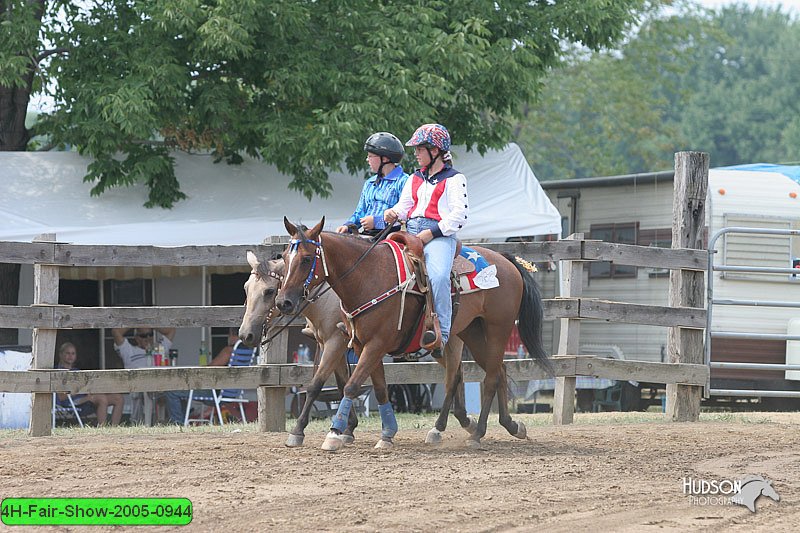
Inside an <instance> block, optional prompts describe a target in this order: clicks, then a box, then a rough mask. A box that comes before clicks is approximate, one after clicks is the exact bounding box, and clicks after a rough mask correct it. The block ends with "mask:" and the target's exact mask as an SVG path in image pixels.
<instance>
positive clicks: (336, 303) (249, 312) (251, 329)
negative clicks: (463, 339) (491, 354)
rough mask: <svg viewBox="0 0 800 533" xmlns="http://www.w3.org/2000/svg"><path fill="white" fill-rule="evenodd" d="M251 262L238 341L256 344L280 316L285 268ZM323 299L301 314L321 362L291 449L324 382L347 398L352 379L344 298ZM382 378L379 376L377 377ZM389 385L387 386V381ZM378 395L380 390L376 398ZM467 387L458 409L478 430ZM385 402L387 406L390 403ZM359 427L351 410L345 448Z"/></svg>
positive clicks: (324, 294) (329, 294) (326, 295)
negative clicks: (468, 411)
mask: <svg viewBox="0 0 800 533" xmlns="http://www.w3.org/2000/svg"><path fill="white" fill-rule="evenodd" d="M247 262H248V263H249V265H250V268H251V271H250V277H249V278H248V279H247V281H246V282H245V284H244V291H245V295H246V300H245V311H244V316H243V317H242V324H241V326H240V327H239V338H240V339H241V340H242V342H243V343H244V344H245V345H247V346H249V347H254V346H257V345H258V344H259V343H260V342H261V339H262V335H263V332H264V325H265V324H268V323H269V321H270V319H271V318H273V316H274V315H275V314H276V311H277V308H276V306H275V297H276V296H277V292H278V290H279V289H280V284H281V281H282V280H283V274H284V270H285V264H284V261H283V259H277V260H275V259H273V260H266V259H259V258H258V257H257V256H256V255H255V254H254V253H253V252H251V251H248V252H247ZM318 294H319V297H318V298H317V299H315V300H314V301H313V302H310V303H308V304H307V305H306V306H305V307H304V308H303V310H302V315H303V316H304V317H305V318H306V319H307V320H308V321H309V322H310V323H311V325H312V326H313V329H314V334H315V336H316V340H317V344H318V345H319V346H320V347H321V355H320V357H319V361H318V362H317V361H315V365H316V367H315V370H314V377H313V378H312V380H311V382H310V383H309V384H308V385H307V386H306V401H305V404H304V405H303V409H302V410H301V412H300V415H299V416H298V417H297V421H296V422H295V425H294V428H293V429H292V430H291V431H290V432H289V436H288V437H287V439H286V446H288V447H290V448H294V447H299V446H302V445H303V442H304V440H305V428H306V427H307V426H308V422H309V420H310V416H311V409H312V407H313V405H314V401H316V399H317V398H318V397H319V395H320V393H321V391H322V388H323V386H324V385H325V382H326V381H327V380H328V378H330V376H331V375H332V374H333V375H334V376H335V378H336V384H337V386H338V388H339V392H340V393H341V394H342V397H344V386H345V383H346V382H347V380H348V378H349V367H348V365H347V349H348V348H347V341H348V339H347V338H346V337H345V336H344V335H343V334H342V332H341V331H340V330H339V328H338V327H337V324H338V322H339V321H340V320H341V318H340V313H341V309H340V300H339V296H338V295H337V294H336V293H335V292H334V291H326V290H325V289H324V287H322V290H321V291H320V292H319V293H318ZM453 349H454V350H459V352H458V354H459V355H458V356H459V357H460V350H461V345H454V347H453ZM377 379H378V380H380V377H378V378H377ZM379 386H380V382H379V383H378V384H377V386H376V383H375V382H374V381H373V387H374V388H375V389H377V388H378V387H379ZM384 386H385V383H384ZM378 394H379V392H378V391H377V390H376V396H377V395H378ZM463 396H464V393H463V386H462V388H461V392H460V396H459V397H458V398H460V402H459V403H458V405H457V406H456V410H457V411H458V414H457V418H459V420H465V421H466V422H465V424H466V427H467V428H468V430H469V428H474V427H475V422H474V421H473V420H470V419H468V418H467V415H466V408H465V407H464V398H463ZM379 401H380V400H379ZM385 401H386V400H385V399H384V403H385ZM357 426H358V417H357V416H356V413H355V410H351V412H350V414H349V416H348V424H347V428H346V429H345V430H344V432H343V433H342V441H343V444H351V443H352V442H353V441H354V438H355V436H354V434H353V432H354V430H355V429H356V427H357Z"/></svg>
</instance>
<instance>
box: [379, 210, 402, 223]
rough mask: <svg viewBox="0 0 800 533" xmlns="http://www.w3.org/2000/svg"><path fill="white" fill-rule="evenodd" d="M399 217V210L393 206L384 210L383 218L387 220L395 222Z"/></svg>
mask: <svg viewBox="0 0 800 533" xmlns="http://www.w3.org/2000/svg"><path fill="white" fill-rule="evenodd" d="M398 218H399V217H398V216H397V211H395V210H394V209H392V208H391V207H390V208H389V209H387V210H386V211H384V212H383V220H385V221H386V222H394V221H395V220H397V219H398Z"/></svg>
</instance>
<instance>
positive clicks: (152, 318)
mask: <svg viewBox="0 0 800 533" xmlns="http://www.w3.org/2000/svg"><path fill="white" fill-rule="evenodd" d="M707 177H708V156H707V155H706V154H700V153H696V152H681V153H678V154H676V175H675V203H674V213H675V217H674V221H673V246H674V247H675V248H674V249H660V248H650V247H642V246H634V245H625V244H616V243H606V242H601V241H592V240H586V239H584V238H583V236H582V235H572V236H570V237H569V238H567V239H564V240H561V241H550V242H535V243H502V244H491V245H486V244H481V246H486V247H490V248H492V249H494V250H497V251H501V252H507V253H510V254H512V255H517V256H521V257H524V258H526V259H528V260H529V261H533V262H549V261H562V262H563V263H562V269H561V270H562V277H563V279H562V282H563V286H564V287H566V289H567V290H566V293H565V294H564V295H563V297H560V298H555V299H549V300H545V302H544V303H545V319H558V320H560V321H561V328H560V339H559V345H558V350H557V352H558V355H557V356H556V357H555V358H554V359H555V367H556V375H557V379H556V389H555V407H554V413H553V421H554V423H555V424H568V423H571V422H572V419H573V414H574V393H575V379H576V376H595V377H600V378H610V379H621V380H638V381H646V382H654V383H665V384H667V393H668V398H667V410H668V414H669V416H670V417H671V419H672V420H676V421H685V420H697V417H698V415H699V408H700V398H701V392H702V386H703V385H705V383H706V379H707V376H708V372H709V370H708V367H706V366H705V365H703V364H702V338H703V331H702V330H703V328H704V327H705V320H706V311H705V309H704V308H703V303H702V302H703V300H702V293H703V284H704V277H703V274H704V271H705V269H706V264H707V255H706V252H705V251H704V250H700V249H697V248H699V246H698V245H697V243H698V235H700V237H699V238H700V239H701V238H702V235H701V234H702V228H703V223H702V222H703V217H704V210H703V205H702V203H703V202H704V199H705V189H706V186H707ZM698 204H699V205H698ZM687 246H692V248H689V247H687ZM248 249H249V250H254V251H255V252H256V253H257V254H259V255H260V256H261V257H270V256H272V254H273V253H274V252H277V251H282V249H283V245H282V244H267V245H260V246H185V247H176V248H160V247H152V246H90V245H74V244H67V243H59V242H57V241H56V240H55V236H53V235H43V236H41V237H40V238H38V239H37V240H36V241H35V242H33V243H18V242H0V262H2V263H20V264H32V265H33V267H34V303H33V305H31V306H27V307H26V306H0V327H4V328H33V368H32V370H30V371H27V372H10V371H0V391H2V392H17V393H20V392H22V393H25V392H31V393H33V403H32V410H31V426H30V434H31V435H32V436H38V435H49V434H50V433H51V430H52V428H51V420H52V419H51V409H52V399H53V396H52V393H53V392H70V393H72V394H84V393H106V392H144V391H167V390H188V389H208V388H212V387H213V388H224V387H229V388H246V389H248V388H253V389H257V391H258V402H259V408H258V413H259V428H260V429H261V430H262V431H284V430H285V426H286V417H285V408H284V397H285V394H286V389H287V388H288V387H291V386H295V385H302V384H305V383H308V382H309V381H310V378H311V373H312V371H313V369H312V368H311V366H308V365H305V366H304V365H296V364H285V354H286V349H287V342H288V335H286V334H284V335H282V336H280V337H278V338H276V339H275V340H274V341H273V342H272V343H271V344H270V346H269V349H268V350H267V351H266V353H264V354H262V355H261V359H260V361H259V365H258V366H255V367H243V368H211V367H180V368H170V367H166V368H152V369H135V370H82V371H74V372H72V371H65V370H54V369H53V355H54V353H55V342H56V333H57V330H59V329H87V328H113V327H123V326H124V327H135V326H144V325H155V326H157V327H176V328H181V327H208V326H238V325H239V324H240V323H241V319H242V315H243V312H244V310H243V307H242V306H180V307H72V306H65V305H59V304H58V285H59V268H62V267H98V266H154V265H158V266H229V265H239V264H241V263H242V262H243V258H244V257H245V252H246V250H248ZM587 261H613V262H615V263H620V264H625V265H632V266H640V267H658V268H668V269H670V270H671V275H670V299H669V303H670V305H669V306H667V307H664V306H651V305H641V304H630V303H622V302H615V301H610V300H598V299H591V298H582V297H581V288H582V287H581V283H582V278H583V265H584V263H585V262H587ZM581 319H599V320H606V321H612V322H624V323H631V324H647V325H655V326H664V327H668V328H670V334H669V342H668V351H669V356H670V363H651V362H637V361H618V360H611V359H603V358H597V357H592V356H578V355H577V353H578V345H579V343H580V321H581ZM698 339H699V343H700V344H699V345H698ZM506 365H507V369H508V375H509V377H511V378H513V379H514V380H517V381H525V380H531V379H543V378H545V377H547V376H545V375H543V373H542V371H541V370H540V369H539V368H538V367H537V366H536V365H535V364H534V363H533V361H532V360H530V359H517V360H507V361H506ZM464 375H465V379H466V381H479V380H481V379H482V378H483V371H482V370H481V369H480V368H479V367H477V365H475V363H472V362H467V363H465V364H464ZM386 379H387V382H388V383H441V382H443V380H444V371H443V369H442V368H441V367H440V366H439V365H437V364H436V363H391V364H388V365H387V367H386Z"/></svg>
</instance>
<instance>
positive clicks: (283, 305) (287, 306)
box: [275, 299, 295, 315]
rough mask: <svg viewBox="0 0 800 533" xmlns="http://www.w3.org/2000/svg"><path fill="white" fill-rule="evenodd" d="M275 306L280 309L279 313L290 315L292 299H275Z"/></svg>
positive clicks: (292, 311) (292, 308) (292, 305)
mask: <svg viewBox="0 0 800 533" xmlns="http://www.w3.org/2000/svg"><path fill="white" fill-rule="evenodd" d="M275 306H276V307H277V308H278V309H279V310H280V312H281V313H283V314H285V315H290V314H292V313H294V307H295V305H294V302H293V301H292V300H289V299H283V300H276V301H275Z"/></svg>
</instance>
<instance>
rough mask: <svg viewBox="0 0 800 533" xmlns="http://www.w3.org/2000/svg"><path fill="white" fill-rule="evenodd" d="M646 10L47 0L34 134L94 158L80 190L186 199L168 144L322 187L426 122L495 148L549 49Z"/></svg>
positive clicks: (584, 3)
mask: <svg viewBox="0 0 800 533" xmlns="http://www.w3.org/2000/svg"><path fill="white" fill-rule="evenodd" d="M643 4H644V0H563V1H559V2H555V3H551V2H539V1H534V2H531V1H529V0H509V1H506V2H486V1H483V0H452V1H425V2H405V1H403V2H401V1H399V0H384V1H381V2H375V1H372V0H347V1H345V0H326V1H325V2H319V1H311V0H273V1H270V2H268V3H265V2H260V1H257V0H238V1H235V2H234V1H229V0H217V1H201V0H165V1H161V2H138V1H131V0H106V1H98V2H92V3H86V4H81V6H85V7H76V6H74V5H71V4H70V3H68V2H48V3H47V5H48V10H49V11H48V13H49V16H48V17H45V20H47V21H49V23H48V24H47V25H45V26H43V27H42V28H41V29H40V31H39V34H38V37H39V38H43V37H45V36H46V37H47V39H49V40H50V41H51V42H52V43H54V44H55V45H56V46H58V47H63V48H64V49H66V50H68V52H67V53H65V54H61V55H57V56H54V57H53V59H52V61H51V62H50V63H49V64H46V65H43V68H44V69H45V70H46V72H47V73H48V74H49V75H50V76H52V77H53V78H54V79H55V80H57V88H56V89H55V95H54V96H55V100H56V102H57V109H56V110H55V111H54V112H53V113H52V114H51V115H50V116H49V117H47V118H45V119H44V120H43V121H42V122H40V124H39V126H38V128H37V132H47V133H49V134H50V135H51V138H52V139H53V141H54V142H56V143H60V144H71V145H73V146H77V147H78V149H79V150H80V151H81V152H82V153H86V154H89V155H91V156H93V157H95V158H96V160H97V162H96V163H95V164H93V165H92V166H91V168H90V169H89V175H88V176H87V177H86V179H87V180H89V181H91V182H93V183H94V184H95V185H94V188H93V193H94V194H100V193H102V192H103V191H105V190H107V189H108V188H110V187H116V186H125V185H130V184H131V183H135V182H137V181H138V182H142V181H145V182H146V183H147V184H148V186H149V187H150V197H149V200H148V203H147V205H149V206H161V207H169V206H171V205H172V204H173V203H174V202H175V201H177V200H179V199H180V198H182V193H180V189H179V186H178V184H177V182H176V181H175V179H174V172H173V168H172V161H171V159H169V156H168V149H173V148H179V149H183V150H190V151H202V150H210V151H212V152H213V153H214V154H215V155H217V156H218V157H219V158H224V159H226V160H228V161H229V162H235V161H236V160H241V156H242V155H243V154H248V155H251V156H260V157H262V158H263V159H264V160H265V161H266V162H269V163H273V164H275V165H276V166H277V167H278V169H279V170H281V171H282V172H284V173H286V174H288V175H290V176H291V177H292V180H291V182H290V183H289V184H288V186H289V187H290V188H292V189H295V190H297V191H299V192H301V193H302V194H304V195H306V196H307V197H308V198H309V199H310V198H311V197H312V196H313V195H322V196H325V195H326V194H327V193H328V192H329V190H330V185H329V183H328V181H327V173H328V172H329V171H330V170H331V169H339V168H340V167H341V165H342V164H343V163H344V164H345V166H346V168H348V169H349V170H350V171H351V172H360V171H363V170H364V168H365V167H364V156H363V153H362V151H361V148H362V146H363V141H364V139H365V138H366V137H367V136H368V135H370V134H371V133H373V132H374V131H380V130H387V131H392V132H394V133H395V134H397V135H398V136H399V137H401V138H407V137H409V136H410V135H411V133H412V132H413V131H414V129H415V128H416V127H417V126H418V125H419V124H422V123H424V122H431V121H436V122H441V123H443V124H445V125H446V126H447V127H448V128H449V129H450V130H451V133H452V135H453V137H454V141H455V142H456V143H459V144H466V145H468V146H471V147H474V148H477V149H478V150H480V151H483V150H485V149H486V148H488V147H498V146H501V145H503V144H504V143H505V142H507V140H508V138H509V136H510V131H511V125H512V124H511V121H510V119H511V117H513V116H514V114H516V113H517V112H518V110H519V109H520V108H521V105H522V104H523V103H525V102H530V101H533V100H535V99H536V97H537V95H538V93H539V91H540V89H541V84H542V79H543V77H544V75H545V73H546V72H548V70H549V69H551V68H553V67H555V66H556V65H557V63H558V60H559V57H560V55H561V49H562V46H563V45H564V44H565V43H580V44H581V45H583V46H585V47H587V48H589V49H592V50H596V49H600V48H602V47H605V46H608V45H610V44H612V43H614V42H615V41H616V40H617V39H619V38H620V37H621V36H622V35H623V32H624V30H625V28H626V27H627V26H628V25H629V24H631V23H632V22H634V21H635V17H636V12H637V10H638V9H640V8H641V7H642V5H643ZM57 10H64V12H65V13H66V16H65V17H61V19H59V18H58V17H56V16H55V12H56V11H57ZM0 16H2V15H0ZM58 20H66V21H67V24H66V25H65V27H60V23H59V22H58ZM20 38H21V37H20ZM21 46H22V44H17V45H16V47H11V48H10V49H11V50H18V49H20V47H21ZM5 51H7V48H6V47H5V46H4V45H0V66H3V67H5V64H6V63H10V62H9V61H8V59H6V60H5V61H4V60H3V58H4V57H5V56H3V55H2V54H3V53H4V52H5ZM12 55H13V54H12ZM18 70H19V68H17V71H18ZM0 71H3V72H11V71H6V70H5V68H0ZM10 76H11V75H9V77H8V78H7V79H6V80H5V82H6V83H9V82H12V81H13V79H12V78H11V77H10ZM154 141H155V142H154ZM271 185H275V184H271Z"/></svg>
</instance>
